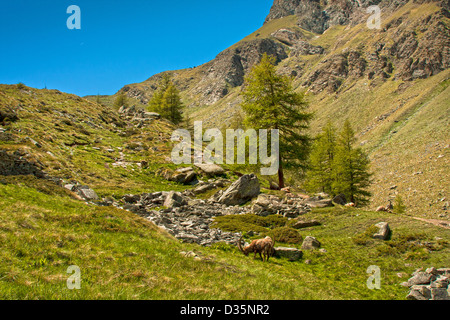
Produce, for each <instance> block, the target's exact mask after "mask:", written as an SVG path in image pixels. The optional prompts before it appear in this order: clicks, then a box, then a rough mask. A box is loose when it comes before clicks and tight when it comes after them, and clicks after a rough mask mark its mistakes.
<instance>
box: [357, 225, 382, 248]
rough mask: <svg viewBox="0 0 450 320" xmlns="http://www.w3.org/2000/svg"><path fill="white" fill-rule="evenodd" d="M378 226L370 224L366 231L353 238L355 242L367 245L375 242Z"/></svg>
mask: <svg viewBox="0 0 450 320" xmlns="http://www.w3.org/2000/svg"><path fill="white" fill-rule="evenodd" d="M377 231H378V228H377V227H375V225H371V226H369V227H368V228H367V229H366V230H365V231H364V232H362V233H360V234H357V235H356V236H354V237H353V238H352V240H353V242H354V243H355V244H357V245H359V246H366V245H368V244H370V243H372V242H373V238H372V237H373V235H374V234H375V233H377Z"/></svg>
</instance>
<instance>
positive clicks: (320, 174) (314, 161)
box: [306, 122, 337, 194]
mask: <svg viewBox="0 0 450 320" xmlns="http://www.w3.org/2000/svg"><path fill="white" fill-rule="evenodd" d="M336 139H337V137H336V129H335V128H334V127H333V125H332V124H331V122H328V123H327V125H326V126H325V127H324V128H323V129H322V132H321V133H320V134H319V135H318V136H317V137H316V139H315V141H314V143H313V146H312V150H311V154H310V157H309V167H308V172H307V182H306V187H307V189H308V190H310V191H317V190H320V191H322V192H325V193H328V194H333V180H334V173H333V168H334V165H335V164H334V158H335V153H336Z"/></svg>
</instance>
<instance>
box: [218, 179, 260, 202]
mask: <svg viewBox="0 0 450 320" xmlns="http://www.w3.org/2000/svg"><path fill="white" fill-rule="evenodd" d="M259 193H260V185H259V180H258V178H257V177H256V176H255V175H254V174H249V175H244V176H242V177H240V178H239V179H238V180H237V181H235V182H233V183H232V184H231V186H230V187H229V188H228V189H227V190H226V191H225V192H224V193H223V194H222V195H221V196H220V198H219V200H218V202H220V203H223V204H225V205H241V204H244V203H246V202H248V201H250V200H251V199H252V198H254V197H256V196H257V195H258V194H259Z"/></svg>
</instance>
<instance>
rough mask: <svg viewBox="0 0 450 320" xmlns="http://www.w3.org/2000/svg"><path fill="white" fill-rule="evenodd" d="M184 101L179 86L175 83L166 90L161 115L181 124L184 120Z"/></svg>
mask: <svg viewBox="0 0 450 320" xmlns="http://www.w3.org/2000/svg"><path fill="white" fill-rule="evenodd" d="M182 108H183V103H182V102H181V98H180V95H179V93H178V90H177V88H176V87H175V85H174V84H173V83H171V84H169V87H168V88H167V90H166V91H165V92H164V95H163V97H162V104H161V116H162V117H163V118H166V119H168V120H170V121H172V122H173V123H174V124H179V123H180V122H181V121H182V120H183V114H182V112H181V109H182Z"/></svg>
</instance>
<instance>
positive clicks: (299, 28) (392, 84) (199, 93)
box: [120, 0, 450, 216]
mask: <svg viewBox="0 0 450 320" xmlns="http://www.w3.org/2000/svg"><path fill="white" fill-rule="evenodd" d="M374 4H378V5H379V6H380V8H381V19H382V20H381V22H382V23H381V29H380V30H377V29H369V28H368V27H367V24H366V21H367V19H368V18H369V16H370V14H369V13H367V12H366V8H367V7H368V6H369V5H374ZM448 9H449V5H448V2H447V1H421V0H419V1H402V0H381V1H365V0H360V1H347V0H341V1H315V0H276V1H275V2H274V5H273V7H272V9H271V12H270V14H269V15H268V17H267V18H266V20H265V23H264V25H263V26H262V27H261V28H260V29H259V30H257V31H255V32H254V33H253V34H251V35H249V36H247V37H246V38H244V39H243V40H242V41H240V42H238V43H237V44H235V45H233V46H232V47H230V48H229V49H227V50H225V51H223V52H221V53H220V54H218V55H217V57H216V58H215V59H214V60H212V61H210V62H208V63H206V64H204V65H201V66H198V67H196V68H190V69H184V70H177V71H168V73H170V74H171V75H172V76H173V78H174V81H175V82H176V84H177V85H178V87H179V89H180V90H181V94H182V97H183V99H184V101H185V104H186V105H187V111H186V112H187V113H188V114H189V115H190V117H191V119H194V120H202V121H203V122H204V127H206V126H209V127H219V128H222V127H224V126H226V125H227V124H229V123H230V122H231V121H232V120H233V118H234V117H235V116H236V115H238V114H239V113H240V112H241V111H240V106H239V104H240V97H239V93H240V91H241V85H242V83H243V79H244V77H245V75H246V74H247V73H248V71H249V70H250V69H251V67H252V65H254V64H255V63H256V62H257V61H258V60H259V58H260V56H261V55H262V54H263V53H265V52H266V53H269V54H272V55H274V56H276V58H277V61H278V71H279V72H280V73H283V74H288V75H291V76H292V77H293V78H294V84H295V85H296V87H297V89H298V90H306V91H307V93H308V95H307V96H308V98H309V101H310V106H311V109H312V111H314V112H315V118H314V120H313V122H312V124H311V133H312V134H315V133H317V132H318V131H319V130H320V128H321V127H322V126H323V125H324V124H325V123H326V122H327V121H328V120H331V121H333V122H334V123H335V125H336V126H337V127H339V125H340V124H341V123H342V122H343V121H344V119H346V118H348V119H350V120H351V121H352V123H353V126H354V127H355V129H356V130H357V132H358V139H359V143H361V144H362V145H363V146H364V148H366V150H367V151H368V152H369V153H370V156H371V158H372V160H373V168H374V171H375V182H376V183H375V184H374V185H373V190H372V191H373V192H374V198H373V203H372V206H376V205H379V204H384V203H386V201H387V200H388V198H389V197H392V196H394V195H395V193H399V194H400V195H402V196H403V198H404V199H406V201H407V204H408V206H409V208H410V211H411V212H413V211H414V212H416V211H417V213H418V214H432V215H442V214H443V215H444V216H446V215H447V208H448V199H449V198H450V196H449V195H448V190H449V188H448V186H449V185H448V182H447V181H449V179H448V178H449V176H448V173H447V171H448V170H445V168H447V167H448V160H447V157H448V146H449V144H450V141H449V138H448V137H449V134H448V119H449V111H448V109H449V108H448V101H449V98H450V96H449V91H448V89H447V88H448V84H449V80H448V78H449V67H450V33H449V26H450V19H449V17H450V14H449V11H448ZM161 76H162V75H161V74H158V75H155V76H152V77H151V78H149V79H148V80H146V81H144V82H142V83H137V84H130V85H126V86H125V87H124V88H122V89H121V90H120V91H121V92H126V93H127V95H128V96H129V97H130V98H132V99H135V101H136V103H137V104H139V105H145V104H147V103H148V100H149V99H150V98H151V96H152V94H153V92H154V91H155V90H156V89H157V86H158V82H159V79H160V78H161ZM431 115H433V116H431ZM237 118H239V117H237ZM431 132H433V134H432V135H431ZM413 136H417V139H419V138H418V137H420V141H421V142H420V143H418V142H417V141H419V140H414V139H413V138H412V137H413ZM433 144H438V146H439V147H437V149H436V150H439V151H436V152H438V153H440V154H439V155H442V157H440V158H439V159H434V160H436V161H434V160H433V161H428V162H426V163H425V162H423V154H424V153H427V152H430V149H429V147H426V146H429V145H433ZM427 148H428V149H427ZM425 149H426V150H428V151H425ZM387 150H391V151H390V152H388V151H387ZM439 155H435V156H439ZM421 159H422V160H421ZM394 168H395V169H394ZM419 171H423V174H420V175H418V177H416V178H417V179H416V178H415V179H414V180H410V177H411V175H413V174H414V172H419ZM442 179H444V180H442ZM426 181H428V182H426ZM425 182H426V183H425ZM410 184H411V185H410ZM394 185H397V188H392V190H391V189H390V187H393V186H394ZM443 198H445V199H447V200H446V201H439V200H441V199H443Z"/></svg>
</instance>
